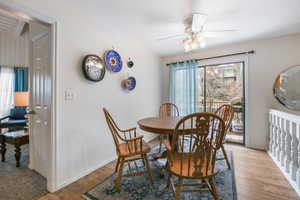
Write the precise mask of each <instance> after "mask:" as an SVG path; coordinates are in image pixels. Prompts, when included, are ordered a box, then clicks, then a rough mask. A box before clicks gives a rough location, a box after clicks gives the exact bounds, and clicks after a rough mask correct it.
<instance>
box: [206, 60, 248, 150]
mask: <svg viewBox="0 0 300 200" xmlns="http://www.w3.org/2000/svg"><path fill="white" fill-rule="evenodd" d="M204 68H205V72H206V76H205V84H204V87H205V90H206V96H205V102H206V111H207V112H215V111H216V110H217V109H218V108H219V107H220V106H221V105H223V104H231V105H232V106H233V108H234V117H233V121H232V124H231V127H230V128H229V131H228V133H227V141H230V142H235V143H240V144H244V135H245V134H244V121H245V120H244V118H245V109H244V99H245V98H244V96H245V92H244V63H243V62H237V63H226V64H218V65H208V66H204Z"/></svg>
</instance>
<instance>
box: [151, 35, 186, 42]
mask: <svg viewBox="0 0 300 200" xmlns="http://www.w3.org/2000/svg"><path fill="white" fill-rule="evenodd" d="M183 37H185V34H177V35H169V36H165V37H160V38H157V39H156V40H158V41H162V40H170V39H177V38H183Z"/></svg>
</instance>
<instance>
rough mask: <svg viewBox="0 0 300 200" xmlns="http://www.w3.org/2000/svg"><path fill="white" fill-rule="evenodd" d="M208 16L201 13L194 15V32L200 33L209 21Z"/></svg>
mask: <svg viewBox="0 0 300 200" xmlns="http://www.w3.org/2000/svg"><path fill="white" fill-rule="evenodd" d="M207 17H208V16H207V15H205V14H201V13H194V14H193V19H192V32H194V33H195V32H200V31H201V30H202V29H203V26H204V24H205V22H206V20H207Z"/></svg>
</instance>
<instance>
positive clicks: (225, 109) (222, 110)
mask: <svg viewBox="0 0 300 200" xmlns="http://www.w3.org/2000/svg"><path fill="white" fill-rule="evenodd" d="M215 114H216V115H218V116H219V117H221V118H222V119H223V121H224V123H225V134H224V140H223V142H222V144H221V149H222V152H223V155H224V157H222V158H217V160H226V163H227V167H228V168H229V169H230V168H231V166H230V162H229V160H228V156H227V153H226V150H225V147H224V144H225V142H226V134H227V132H228V131H229V128H230V127H231V123H232V119H233V115H234V112H233V107H232V106H231V105H230V104H224V105H222V106H220V107H219V108H218V109H217V110H216V111H215Z"/></svg>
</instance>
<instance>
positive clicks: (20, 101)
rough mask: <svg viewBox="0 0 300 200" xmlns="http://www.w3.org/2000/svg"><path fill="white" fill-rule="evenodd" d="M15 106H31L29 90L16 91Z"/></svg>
mask: <svg viewBox="0 0 300 200" xmlns="http://www.w3.org/2000/svg"><path fill="white" fill-rule="evenodd" d="M15 106H29V92H15Z"/></svg>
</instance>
